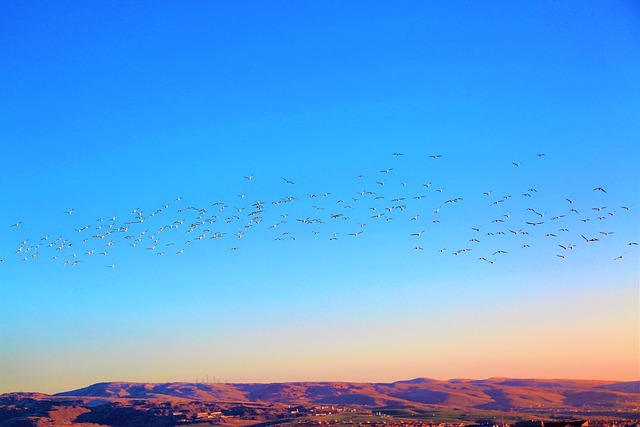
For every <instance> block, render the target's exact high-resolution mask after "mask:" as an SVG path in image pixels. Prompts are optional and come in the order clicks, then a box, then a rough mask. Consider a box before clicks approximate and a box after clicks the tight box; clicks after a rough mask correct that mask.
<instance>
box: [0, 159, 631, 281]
mask: <svg viewBox="0 0 640 427" xmlns="http://www.w3.org/2000/svg"><path fill="white" fill-rule="evenodd" d="M392 156H393V157H396V158H400V157H402V156H403V154H402V153H399V152H396V153H392ZM537 157H538V158H540V159H543V158H544V157H545V155H544V154H537ZM429 158H430V161H437V162H440V161H442V160H441V158H442V156H441V155H432V156H429ZM541 161H542V160H541ZM394 166H395V165H394ZM521 166H522V162H513V163H512V165H510V166H509V167H515V168H521ZM395 173H396V169H394V168H385V169H379V170H378V171H376V172H374V174H373V175H374V176H373V178H372V177H371V176H369V177H366V176H365V175H357V176H355V177H354V179H355V183H357V184H358V185H360V184H362V187H369V188H366V189H362V190H359V191H356V192H354V193H352V194H344V195H340V196H338V195H334V194H332V193H330V192H323V193H317V194H316V193H305V194H301V192H300V190H299V187H300V185H298V184H296V181H294V180H292V179H289V178H285V177H282V178H281V185H282V186H283V188H285V189H286V191H287V192H289V194H291V195H285V196H282V197H279V198H277V199H275V200H260V199H250V198H249V196H248V195H247V193H242V194H238V195H237V198H235V199H234V200H233V201H229V202H223V201H211V202H210V203H207V204H206V205H205V206H195V205H187V204H186V202H185V201H183V199H182V197H177V198H175V199H174V200H173V201H172V202H170V203H164V204H162V205H161V206H159V207H158V208H157V209H155V210H153V211H151V212H145V211H144V210H143V209H141V208H135V209H132V210H131V211H129V212H128V213H124V214H118V215H113V216H108V217H104V218H98V219H96V220H95V221H94V222H93V223H89V224H86V223H85V224H79V225H78V226H77V227H75V228H74V229H73V231H71V230H69V233H68V234H67V235H58V236H51V235H44V236H37V237H35V238H31V237H30V238H23V239H22V240H21V241H20V242H19V243H17V244H16V246H15V249H14V253H15V257H16V258H17V259H19V260H20V261H21V262H33V261H34V260H36V259H42V258H48V259H51V260H55V261H57V262H59V263H61V264H62V265H65V266H76V265H78V264H82V263H84V262H86V261H88V260H89V259H95V258H100V257H102V258H103V259H104V260H105V262H104V264H103V265H105V266H106V267H107V268H112V269H113V268H116V265H117V262H116V261H115V260H113V256H114V255H112V253H114V252H116V251H114V249H115V248H116V247H121V246H123V245H125V246H128V247H130V248H135V249H137V250H140V249H141V250H144V251H145V252H147V253H150V254H154V255H155V256H165V255H167V256H168V255H174V256H175V255H182V254H184V253H186V252H188V251H189V250H191V248H192V247H194V246H196V245H198V244H201V243H202V242H205V241H211V240H215V241H220V242H227V245H226V250H232V251H237V250H240V249H241V248H242V246H243V244H244V242H246V241H247V240H250V239H248V236H249V235H250V234H258V236H259V238H262V239H269V240H273V241H276V242H287V241H288V242H293V241H296V240H299V239H302V238H309V237H313V238H316V239H323V240H325V241H328V242H333V241H337V240H339V239H343V238H348V239H354V238H361V236H362V235H364V234H366V233H369V230H374V231H375V230H379V229H380V227H384V225H383V224H389V223H395V224H397V223H400V222H402V223H403V224H404V225H403V226H401V227H399V228H400V229H409V228H410V231H407V232H406V233H405V234H406V240H407V242H408V244H407V250H408V251H411V252H418V251H432V252H435V253H439V254H452V255H454V256H463V255H464V256H468V255H469V254H477V255H475V256H474V258H475V259H477V260H478V261H482V262H486V263H488V264H494V263H496V262H497V260H499V259H502V257H504V256H506V255H508V254H509V253H510V252H511V251H513V250H535V249H532V248H535V247H536V245H537V246H538V248H539V249H538V250H540V248H545V250H550V249H548V248H554V251H553V255H555V257H557V258H566V257H567V256H568V255H569V254H570V253H571V252H572V251H573V250H574V249H576V248H577V247H582V246H589V245H594V244H597V243H598V242H600V241H601V240H604V239H607V238H609V237H610V236H611V235H612V234H614V233H615V231H613V230H612V227H610V225H611V223H612V221H613V220H614V219H615V218H616V215H617V212H620V213H621V214H627V213H629V212H631V211H632V207H633V206H632V205H628V206H619V207H615V208H612V207H608V206H607V204H608V199H607V197H608V194H607V191H606V189H605V188H603V187H599V186H598V187H595V188H593V189H592V190H591V194H593V196H594V197H593V199H592V200H589V201H582V202H578V201H576V200H575V199H574V198H571V197H563V196H560V197H559V198H560V199H562V200H561V203H560V206H564V208H562V209H559V210H558V211H557V212H553V213H548V212H547V211H546V210H545V209H542V208H539V207H535V206H536V205H537V203H536V202H535V200H536V198H537V197H538V190H537V189H536V188H527V189H526V190H525V191H523V192H521V193H520V194H517V195H511V194H504V195H496V194H495V192H493V191H489V190H487V191H484V192H483V194H482V196H481V197H482V200H486V202H483V203H482V207H483V208H484V209H485V210H488V211H487V212H489V213H488V215H491V216H489V217H487V216H484V217H483V216H482V215H478V216H477V217H473V218H468V217H469V213H474V212H476V211H477V212H480V210H481V209H480V208H479V207H478V206H476V205H473V206H465V203H467V200H465V197H460V196H459V195H454V196H453V197H451V196H448V195H447V190H445V187H442V186H440V185H438V186H436V185H432V182H420V183H409V182H407V181H402V180H400V179H394V178H395V177H394V174H395ZM369 175H370V174H369ZM243 180H244V181H245V183H246V184H245V185H249V186H251V185H252V184H251V183H252V182H254V175H253V174H250V175H246V176H244V177H243ZM247 188H250V187H247ZM474 196H475V195H474ZM516 198H520V199H521V202H522V201H523V200H524V199H526V200H527V202H529V201H530V204H529V203H528V206H527V208H525V209H522V206H524V205H523V204H522V203H514V199H516ZM474 200H477V198H475V199H474ZM557 206H558V205H557V204H556V205H554V209H556V208H557ZM514 209H515V210H514ZM456 210H458V211H457V213H456ZM460 210H461V211H460ZM461 212H462V213H464V214H465V215H460V213H461ZM60 215H65V216H69V217H74V216H77V213H76V210H75V209H74V208H71V209H69V210H67V211H64V212H61V213H60ZM461 217H463V219H460V218H461ZM451 218H453V220H454V221H458V222H456V223H455V224H451V223H450V224H449V225H448V227H451V226H453V227H454V228H455V229H456V230H458V231H459V233H457V235H460V236H462V235H464V236H465V237H464V238H463V239H459V238H457V239H456V240H457V241H449V242H447V241H446V240H445V241H443V240H442V236H441V238H440V239H434V238H432V237H433V236H434V235H437V234H438V227H441V224H442V222H445V221H448V220H450V219H451ZM487 218H490V219H487ZM465 221H466V222H465ZM476 221H477V223H474V222H476ZM9 227H11V228H12V229H16V233H17V232H18V231H19V230H21V229H22V228H23V224H22V222H21V221H16V222H15V223H13V224H11V225H9ZM574 228H577V229H578V230H575V229H574ZM256 230H259V231H258V232H256ZM394 230H395V229H394ZM430 236H431V237H430ZM550 241H551V242H552V243H549V242H550ZM541 242H544V244H542V243H541ZM438 243H440V244H441V245H439V246H437V247H436V246H434V245H436V244H438ZM443 243H444V244H446V245H447V246H448V247H450V246H451V245H454V244H455V245H457V246H456V247H454V248H451V249H448V248H447V246H443V245H442V244H443ZM626 245H627V246H638V242H636V241H629V242H628V243H626ZM625 253H626V252H625V251H624V250H622V249H621V252H619V253H617V254H615V256H612V259H613V260H614V261H618V260H620V259H622V258H623V256H624V255H625ZM5 259H8V258H5ZM5 259H0V263H3V262H5ZM107 260H109V261H108V262H107Z"/></svg>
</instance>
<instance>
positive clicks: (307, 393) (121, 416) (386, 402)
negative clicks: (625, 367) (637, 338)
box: [0, 378, 640, 427]
mask: <svg viewBox="0 0 640 427" xmlns="http://www.w3.org/2000/svg"><path fill="white" fill-rule="evenodd" d="M639 409H640V381H632V382H614V381H598V380H540V379H508V378H490V379H486V380H468V379H455V380H448V381H440V380H433V379H427V378H417V379H413V380H409V381H398V382H393V383H348V382H296V383H272V384H226V383H159V384H152V383H129V382H105V383H98V384H93V385H91V386H88V387H85V388H81V389H78V390H71V391H67V392H63V393H57V394H54V395H48V394H42V393H7V394H3V395H1V396H0V424H1V425H3V426H44V425H83V426H97V425H113V426H125V425H179V424H191V425H202V424H204V423H207V424H222V425H228V426H230V427H232V426H244V425H254V424H260V425H263V426H268V425H275V424H280V425H293V424H296V425H323V424H343V425H371V424H373V425H378V424H379V425H407V426H408V425H410V426H426V425H454V424H456V425H459V424H466V425H471V424H481V425H496V424H510V425H514V424H519V425H526V423H527V422H528V423H530V424H531V425H540V421H546V423H545V426H549V425H552V424H550V422H552V421H554V420H555V421H556V422H561V423H564V424H562V425H565V424H566V423H567V422H568V421H569V420H573V421H574V424H575V423H577V424H580V423H581V422H584V421H589V423H590V424H591V425H608V424H614V423H615V424H616V425H624V424H627V425H637V423H638V419H639Z"/></svg>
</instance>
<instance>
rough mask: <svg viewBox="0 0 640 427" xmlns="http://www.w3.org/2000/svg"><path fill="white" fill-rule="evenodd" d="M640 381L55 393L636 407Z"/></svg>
mask: <svg viewBox="0 0 640 427" xmlns="http://www.w3.org/2000/svg"><path fill="white" fill-rule="evenodd" d="M639 395H640V381H608V380H571V379H533V378H529V379H526V378H524V379H518V378H504V377H492V378H488V379H483V380H473V379H451V380H436V379H431V378H422V377H420V378H413V379H409V380H400V381H395V382H391V383H374V382H344V381H299V382H281V383H186V382H168V383H136V382H126V381H114V382H101V383H95V384H92V385H89V386H87V387H83V388H80V389H76V390H70V391H66V392H61V393H56V394H54V395H53V396H58V397H71V396H73V397H102V398H129V399H131V398H143V399H151V398H157V399H162V398H182V399H190V400H198V401H209V402H236V403H283V404H290V405H298V404H333V405H366V406H386V407H410V406H415V405H427V406H438V407H460V408H473V409H497V410H508V409H517V408H532V407H548V408H559V407H583V406H586V405H589V406H596V407H597V406H600V407H603V408H622V407H629V406H634V405H635V406H636V407H637V406H638V402H639V399H640V396H639Z"/></svg>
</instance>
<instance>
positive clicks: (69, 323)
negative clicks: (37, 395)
mask: <svg viewBox="0 0 640 427" xmlns="http://www.w3.org/2000/svg"><path fill="white" fill-rule="evenodd" d="M0 8H1V12H0V40H1V43H0V56H1V57H2V58H3V61H1V63H0V97H1V99H2V100H3V102H1V103H0V140H1V141H2V143H1V146H2V154H1V155H0V184H1V186H2V200H3V201H2V205H1V206H2V208H1V209H0V259H1V260H2V262H0V392H10V391H40V392H47V393H54V392H61V391H66V390H72V389H75V388H80V387H84V386H86V385H89V384H92V383H95V382H101V381H138V382H171V381H195V380H201V379H203V378H206V377H207V376H208V378H209V379H212V378H214V377H215V378H216V379H217V380H219V381H228V382H284V381H362V382H382V381H384V382H388V381H396V380H403V379H410V378H415V377H430V378H436V379H450V378H476V379H480V378H488V377H492V376H503V377H520V378H523V377H525V378H533V377H536V378H582V379H605V380H620V381H629V380H638V379H639V378H640V366H639V364H638V360H640V289H639V288H640V285H639V283H640V257H639V249H638V245H637V243H638V241H639V240H640V221H639V216H638V212H639V211H640V179H639V174H638V167H637V164H638V159H640V148H638V147H639V146H640V145H639V144H638V142H639V141H638V136H639V135H640V120H638V116H639V113H640V101H639V100H640V84H638V78H637V76H638V75H640V25H639V24H640V9H638V6H637V4H634V2H632V1H609V2H599V1H567V2H554V1H536V2H512V1H493V0H492V1H487V2H482V3H481V4H480V3H478V2H472V1H451V2H435V1H397V2H382V1H371V2H331V1H329V2H324V1H323V2H288V1H274V2H268V3H265V2H254V1H244V2H205V1H193V2H189V4H184V3H183V2H173V1H163V2H151V1H140V2H134V3H131V2H115V1H107V2H92V3H83V4H82V5H80V4H78V3H77V2H66V1H61V2H56V3H55V4H52V3H50V2H42V1H34V2H26V3H25V2H15V1H14V2H11V1H9V2H2V4H1V5H0Z"/></svg>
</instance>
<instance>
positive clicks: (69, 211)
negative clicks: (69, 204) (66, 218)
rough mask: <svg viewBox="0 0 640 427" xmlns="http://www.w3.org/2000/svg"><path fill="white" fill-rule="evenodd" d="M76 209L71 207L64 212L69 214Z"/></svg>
mask: <svg viewBox="0 0 640 427" xmlns="http://www.w3.org/2000/svg"><path fill="white" fill-rule="evenodd" d="M74 209H75V208H71V209H70V210H68V211H65V212H62V213H64V214H67V215H71V214H72V213H73V210H74Z"/></svg>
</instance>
